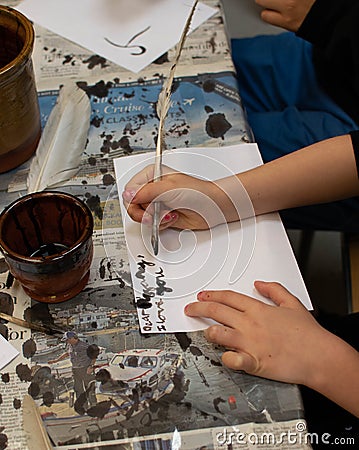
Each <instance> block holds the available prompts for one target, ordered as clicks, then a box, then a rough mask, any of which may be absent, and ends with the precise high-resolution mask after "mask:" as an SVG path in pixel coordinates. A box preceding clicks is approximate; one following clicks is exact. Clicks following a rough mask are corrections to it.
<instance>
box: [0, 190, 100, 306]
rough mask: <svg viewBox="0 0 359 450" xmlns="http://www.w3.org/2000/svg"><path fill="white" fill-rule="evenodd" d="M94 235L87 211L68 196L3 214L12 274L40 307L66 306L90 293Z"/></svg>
mask: <svg viewBox="0 0 359 450" xmlns="http://www.w3.org/2000/svg"><path fill="white" fill-rule="evenodd" d="M92 232H93V217H92V214H91V211H90V210H89V208H88V207H87V205H86V204H85V203H83V202H82V201H80V200H79V199H77V198H76V197H74V196H72V195H70V194H65V193H62V192H51V191H46V192H45V191H44V192H36V193H33V194H28V195H25V196H24V197H21V198H20V199H18V200H16V201H15V202H13V203H11V204H10V205H9V206H7V207H6V208H5V209H4V210H3V211H2V213H1V214H0V249H1V251H2V252H3V254H4V256H5V259H6V262H7V264H8V266H9V270H10V272H11V273H12V275H13V276H14V277H15V278H16V279H17V280H18V281H19V282H20V283H21V285H22V287H23V288H24V290H25V292H26V293H27V294H28V295H29V296H30V297H31V298H33V299H35V300H38V301H40V302H46V303H57V302H62V301H65V300H68V299H70V298H72V297H74V296H75V295H77V294H78V293H79V292H80V291H81V290H82V289H83V288H84V287H85V285H86V283H87V281H88V277H89V269H90V266H91V261H92V257H93V243H92Z"/></svg>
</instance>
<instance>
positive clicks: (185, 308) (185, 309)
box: [184, 305, 189, 316]
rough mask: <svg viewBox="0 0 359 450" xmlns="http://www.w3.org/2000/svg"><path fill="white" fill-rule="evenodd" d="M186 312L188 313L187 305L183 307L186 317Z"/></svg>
mask: <svg viewBox="0 0 359 450" xmlns="http://www.w3.org/2000/svg"><path fill="white" fill-rule="evenodd" d="M188 311H189V305H186V306H185V307H184V313H185V314H186V315H187V316H188V315H189V314H188Z"/></svg>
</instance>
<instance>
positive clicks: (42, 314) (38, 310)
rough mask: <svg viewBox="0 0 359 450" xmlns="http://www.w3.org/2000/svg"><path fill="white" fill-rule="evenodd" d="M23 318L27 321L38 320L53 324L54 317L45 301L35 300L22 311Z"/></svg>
mask: <svg viewBox="0 0 359 450" xmlns="http://www.w3.org/2000/svg"><path fill="white" fill-rule="evenodd" d="M24 319H25V320H27V321H28V322H36V321H40V322H42V323H46V324H48V325H53V324H54V318H53V317H52V315H51V312H50V309H49V305H48V304H47V303H41V302H36V303H34V304H33V305H32V306H31V307H30V308H26V309H25V311H24Z"/></svg>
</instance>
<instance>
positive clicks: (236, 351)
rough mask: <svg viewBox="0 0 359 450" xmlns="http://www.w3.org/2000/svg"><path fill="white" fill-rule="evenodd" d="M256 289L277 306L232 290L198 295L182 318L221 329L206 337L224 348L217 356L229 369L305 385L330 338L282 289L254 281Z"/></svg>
mask: <svg viewBox="0 0 359 450" xmlns="http://www.w3.org/2000/svg"><path fill="white" fill-rule="evenodd" d="M255 287H256V289H257V290H258V292H259V293H260V294H262V295H263V296H265V297H267V298H270V299H271V300H272V301H273V302H274V303H275V304H276V305H277V306H271V305H267V304H265V303H263V302H261V301H259V300H255V299H253V298H251V297H248V296H246V295H242V294H239V293H235V292H233V291H203V292H201V293H199V294H198V300H199V301H198V302H195V303H191V304H189V305H187V306H186V308H185V313H186V314H187V315H188V316H191V317H208V318H211V319H214V320H215V321H217V322H219V324H221V325H212V326H210V327H209V328H208V329H207V330H206V331H205V336H206V338H207V340H208V341H210V342H213V343H216V344H219V345H222V346H224V347H226V348H227V349H229V350H228V351H226V352H225V353H224V354H223V356H222V361H223V363H224V364H225V365H226V366H228V367H229V368H231V369H235V370H244V371H245V372H247V373H249V374H252V375H258V376H261V377H265V378H271V379H275V380H279V381H284V382H289V383H299V384H306V385H310V384H311V382H312V381H313V380H312V379H313V376H314V375H313V373H314V374H315V372H316V371H317V370H318V371H320V370H321V367H320V358H321V355H322V354H325V353H326V352H327V351H328V347H327V345H328V339H329V342H330V340H331V336H332V335H331V334H330V333H329V332H328V331H326V330H325V329H324V328H322V327H321V326H320V325H319V324H318V323H317V322H316V320H315V319H314V318H313V317H312V315H311V314H310V312H309V311H307V310H306V308H305V307H304V306H303V305H302V304H301V303H300V302H299V300H298V299H297V298H296V297H294V296H293V295H292V294H290V293H289V292H288V291H287V290H286V289H285V288H284V287H283V286H282V285H280V284H278V283H267V282H262V281H256V282H255ZM323 352H324V353H323Z"/></svg>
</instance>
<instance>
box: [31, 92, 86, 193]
mask: <svg viewBox="0 0 359 450" xmlns="http://www.w3.org/2000/svg"><path fill="white" fill-rule="evenodd" d="M90 114H91V106H90V100H89V98H88V96H87V94H86V93H85V92H84V91H83V90H82V89H80V88H79V87H77V85H76V84H69V85H65V86H63V87H62V88H61V90H60V93H59V96H58V99H57V103H56V105H55V106H54V107H53V109H52V111H51V113H50V115H49V118H48V120H47V123H46V126H45V128H44V130H43V132H42V136H41V138H40V142H39V145H38V147H37V150H36V154H35V156H34V158H33V160H32V161H31V164H30V171H29V174H28V177H27V189H28V192H29V193H31V192H37V191H43V190H44V189H46V188H49V187H53V186H56V185H58V184H60V183H61V182H64V181H66V180H68V179H69V178H71V177H72V176H74V175H75V174H76V173H77V171H78V169H79V165H80V161H81V155H82V152H83V150H84V148H85V145H86V140H87V134H88V130H89V127H90Z"/></svg>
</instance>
